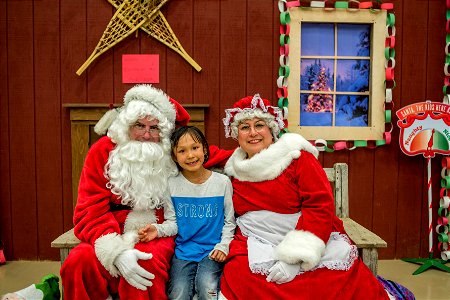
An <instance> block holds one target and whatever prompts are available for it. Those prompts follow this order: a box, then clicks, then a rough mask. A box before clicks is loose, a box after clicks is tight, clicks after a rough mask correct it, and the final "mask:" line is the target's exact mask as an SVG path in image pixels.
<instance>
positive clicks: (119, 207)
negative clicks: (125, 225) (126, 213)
mask: <svg viewBox="0 0 450 300" xmlns="http://www.w3.org/2000/svg"><path fill="white" fill-rule="evenodd" d="M109 210H110V211H119V210H131V206H128V205H123V204H117V203H112V202H110V203H109Z"/></svg>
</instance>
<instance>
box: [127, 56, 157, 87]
mask: <svg viewBox="0 0 450 300" xmlns="http://www.w3.org/2000/svg"><path fill="white" fill-rule="evenodd" d="M122 82H123V83H159V55H158V54H123V55H122Z"/></svg>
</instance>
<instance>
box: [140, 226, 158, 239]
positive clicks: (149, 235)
mask: <svg viewBox="0 0 450 300" xmlns="http://www.w3.org/2000/svg"><path fill="white" fill-rule="evenodd" d="M138 236H139V241H140V242H150V241H151V240H154V239H155V238H157V237H158V230H157V229H156V227H155V226H154V225H147V226H145V227H144V228H141V229H139V230H138Z"/></svg>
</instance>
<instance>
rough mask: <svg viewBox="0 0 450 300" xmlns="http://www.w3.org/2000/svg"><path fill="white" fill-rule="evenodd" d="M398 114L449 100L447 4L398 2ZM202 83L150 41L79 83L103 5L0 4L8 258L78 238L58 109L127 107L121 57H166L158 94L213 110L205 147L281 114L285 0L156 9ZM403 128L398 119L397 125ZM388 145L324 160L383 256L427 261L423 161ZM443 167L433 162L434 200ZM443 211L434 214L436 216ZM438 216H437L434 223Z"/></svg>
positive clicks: (124, 50)
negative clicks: (242, 101) (249, 111)
mask: <svg viewBox="0 0 450 300" xmlns="http://www.w3.org/2000/svg"><path fill="white" fill-rule="evenodd" d="M390 2H393V3H394V5H395V16H396V29H397V35H396V47H395V48H396V57H395V58H396V67H395V79H396V83H397V87H396V88H395V89H394V102H395V109H398V108H399V107H403V106H405V105H408V104H411V103H414V102H421V101H424V100H426V99H430V100H433V101H441V100H442V92H441V90H442V85H443V71H442V69H443V66H444V57H445V54H444V46H445V34H446V33H445V24H446V15H445V10H446V8H445V1H441V0H396V1H390ZM162 11H163V13H164V15H165V16H166V18H167V20H168V21H169V23H170V24H171V26H172V28H173V30H174V32H175V33H176V35H177V37H178V39H179V40H180V41H181V43H182V45H183V47H184V48H185V50H186V51H187V52H188V53H189V54H190V55H191V56H192V57H193V58H194V59H195V60H196V61H197V62H198V63H199V64H200V66H202V68H203V70H202V72H201V73H197V72H196V71H195V70H194V69H193V68H191V66H190V65H189V64H187V63H186V62H185V61H184V60H183V59H182V58H181V57H180V56H179V55H178V54H176V53H175V52H173V51H172V50H170V49H168V48H167V47H165V46H164V45H163V44H161V43H159V42H157V41H156V40H154V39H152V38H151V37H148V36H146V35H145V34H144V33H143V32H140V33H139V36H138V38H136V37H135V36H132V37H129V38H128V39H126V40H125V41H123V42H122V43H120V44H119V45H118V46H116V47H115V48H114V49H113V50H110V51H108V52H106V53H105V54H103V55H102V56H101V57H100V58H99V59H97V60H96V61H95V62H94V63H92V65H91V66H90V67H89V68H88V69H87V71H85V73H83V74H82V75H81V76H80V77H79V76H77V75H76V74H75V71H76V70H77V69H78V68H79V66H80V65H81V64H82V63H83V62H84V60H85V59H86V58H87V57H88V56H89V55H90V53H91V52H92V51H93V49H94V47H95V45H96V44H97V42H98V40H99V38H100V36H101V35H102V33H103V31H104V29H105V27H106V25H107V24H108V22H109V20H110V18H111V16H112V15H113V13H114V8H113V7H112V6H111V5H110V4H109V3H108V2H107V1H106V0H77V1H72V0H63V1H57V0H39V1H32V0H20V1H18V0H10V1H0V68H1V72H0V152H1V156H0V238H1V240H2V241H3V242H4V244H5V254H6V257H7V259H8V260H17V259H32V260H36V259H54V260H56V259H57V258H58V253H57V251H56V250H54V249H51V248H50V242H51V241H52V240H53V239H54V238H55V237H56V236H58V235H59V234H60V233H62V232H63V231H65V230H67V229H69V228H71V226H72V196H71V195H72V192H71V160H70V158H71V154H70V151H71V150H70V121H69V115H68V111H67V110H66V109H64V108H63V107H62V104H64V103H73V102H78V103H110V102H114V103H120V102H121V99H122V97H123V94H124V93H125V91H126V90H127V89H129V88H130V87H131V85H129V84H122V83H121V56H122V54H130V53H150V54H159V56H160V83H159V84H158V85H157V86H158V87H160V88H161V89H163V90H165V91H166V92H167V93H168V94H169V95H170V96H172V97H173V98H175V99H178V100H179V101H180V102H182V103H199V104H202V103H209V104H210V108H209V111H208V114H207V119H206V124H207V138H208V139H209V141H210V143H212V144H217V145H219V146H221V147H223V148H232V147H235V146H236V144H235V142H233V141H230V140H225V138H224V134H223V125H222V124H221V122H220V120H221V119H222V118H223V117H224V112H223V110H224V109H225V108H228V107H230V106H231V104H232V103H233V102H234V101H235V100H237V99H239V98H241V97H243V96H246V95H252V94H254V93H260V94H261V95H262V96H263V97H265V98H271V99H273V104H276V82H275V81H276V78H277V72H278V66H279V63H278V47H279V46H278V39H279V12H278V8H277V1H274V0H272V1H269V0H265V1H261V0H247V1H243V0H222V1H220V0H170V1H169V2H168V3H167V4H166V5H165V6H164V7H163V9H162ZM393 119H394V121H396V118H393ZM398 133H399V131H398V128H397V127H396V126H395V127H394V130H393V137H392V144H391V145H389V146H384V147H379V148H377V149H357V150H354V151H338V152H335V153H326V154H321V155H320V161H321V163H322V164H323V165H324V166H325V167H330V166H332V165H333V163H335V162H346V163H348V164H349V167H350V175H349V176H350V178H349V179H350V215H351V216H352V218H353V219H355V220H356V221H358V222H359V223H361V224H362V225H364V226H366V227H367V228H369V229H371V230H373V231H374V232H376V233H377V234H379V235H380V236H381V237H383V238H384V239H385V240H386V241H387V242H388V248H387V249H385V250H383V251H381V253H380V257H381V258H402V257H417V256H427V252H428V233H427V226H428V225H427V223H428V219H427V204H426V191H427V188H426V179H425V178H426V163H425V159H424V158H422V157H420V156H416V157H407V156H405V155H404V154H403V153H402V152H401V151H400V149H399V146H398ZM440 159H441V157H440V156H439V157H437V158H436V159H434V160H433V161H432V162H433V164H432V169H433V188H434V190H433V199H434V203H435V204H434V206H437V203H438V199H439V195H438V189H439V176H440V175H439V174H440V173H439V172H440ZM436 210H437V208H435V209H434V211H436ZM435 214H436V213H435Z"/></svg>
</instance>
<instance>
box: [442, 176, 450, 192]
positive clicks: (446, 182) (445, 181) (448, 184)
mask: <svg viewBox="0 0 450 300" xmlns="http://www.w3.org/2000/svg"><path fill="white" fill-rule="evenodd" d="M441 187H443V188H446V189H450V176H445V177H444V178H442V179H441Z"/></svg>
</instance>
